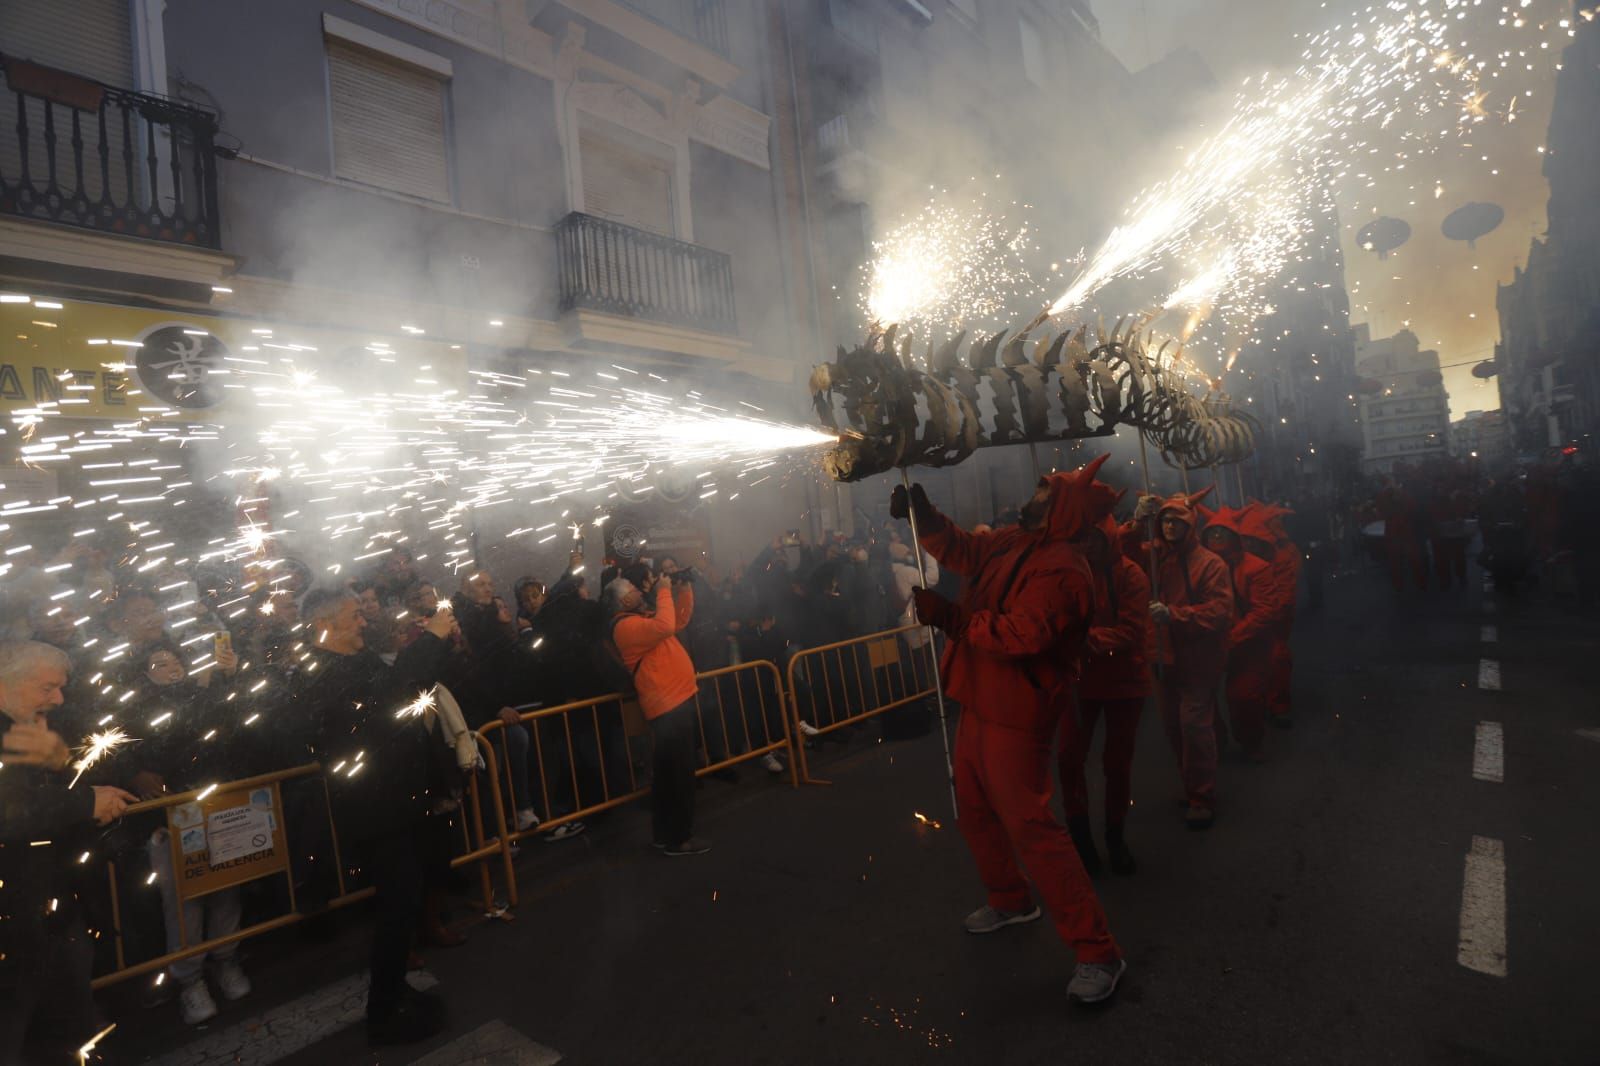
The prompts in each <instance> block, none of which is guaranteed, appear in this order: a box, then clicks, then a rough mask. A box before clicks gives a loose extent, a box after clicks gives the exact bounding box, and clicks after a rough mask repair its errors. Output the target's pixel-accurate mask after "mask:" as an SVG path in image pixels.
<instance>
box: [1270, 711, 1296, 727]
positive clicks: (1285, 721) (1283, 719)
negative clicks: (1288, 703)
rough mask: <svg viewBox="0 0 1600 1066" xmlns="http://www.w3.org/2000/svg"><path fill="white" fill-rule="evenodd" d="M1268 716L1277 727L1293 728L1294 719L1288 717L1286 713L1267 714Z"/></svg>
mask: <svg viewBox="0 0 1600 1066" xmlns="http://www.w3.org/2000/svg"><path fill="white" fill-rule="evenodd" d="M1268 717H1270V718H1271V719H1272V724H1273V725H1275V726H1277V727H1278V728H1279V729H1293V728H1294V719H1293V718H1290V717H1289V716H1288V715H1286V714H1274V715H1269V716H1268Z"/></svg>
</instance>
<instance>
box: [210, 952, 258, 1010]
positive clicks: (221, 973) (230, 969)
mask: <svg viewBox="0 0 1600 1066" xmlns="http://www.w3.org/2000/svg"><path fill="white" fill-rule="evenodd" d="M211 976H213V977H215V978H216V980H217V987H218V988H219V989H221V990H222V998H223V999H225V1000H227V1001H228V1002H229V1003H232V1002H234V1001H235V1000H240V999H243V998H244V997H246V996H248V995H249V994H250V978H248V977H246V976H245V975H244V970H243V969H241V968H240V966H239V964H238V963H237V962H235V961H234V960H233V959H224V960H222V961H221V962H219V963H217V969H216V972H215V973H213V974H212V975H211Z"/></svg>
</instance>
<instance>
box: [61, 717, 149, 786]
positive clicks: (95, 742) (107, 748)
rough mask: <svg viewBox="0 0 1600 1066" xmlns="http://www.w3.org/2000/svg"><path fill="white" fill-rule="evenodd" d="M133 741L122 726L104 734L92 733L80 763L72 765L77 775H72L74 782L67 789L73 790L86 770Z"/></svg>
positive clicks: (79, 758) (108, 730)
mask: <svg viewBox="0 0 1600 1066" xmlns="http://www.w3.org/2000/svg"><path fill="white" fill-rule="evenodd" d="M132 739H133V738H132V737H130V736H129V735H128V734H127V733H125V732H123V730H122V727H121V726H112V727H111V728H110V729H107V730H106V731H104V732H103V733H91V734H90V735H89V742H88V743H87V744H85V745H84V746H83V749H82V750H83V754H82V755H80V756H78V761H77V762H75V763H73V764H72V768H73V769H74V770H76V771H77V773H75V774H73V775H72V780H71V782H69V783H68V785H67V787H68V788H71V787H72V786H73V785H76V784H77V783H78V778H80V777H82V776H83V772H84V771H85V770H87V769H89V767H91V766H93V765H94V764H95V763H97V762H99V761H100V760H101V759H103V758H105V757H106V756H107V755H110V754H111V753H112V752H114V751H116V750H117V749H118V748H120V747H122V745H124V744H126V743H128V741H130V740H132Z"/></svg>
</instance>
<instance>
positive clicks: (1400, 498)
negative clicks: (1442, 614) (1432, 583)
mask: <svg viewBox="0 0 1600 1066" xmlns="http://www.w3.org/2000/svg"><path fill="white" fill-rule="evenodd" d="M1373 502H1374V503H1375V504H1376V505H1377V508H1378V515H1379V516H1380V517H1381V518H1382V519H1383V555H1384V559H1385V561H1386V562H1387V563H1388V566H1389V581H1390V583H1391V584H1393V585H1394V590H1395V591H1396V592H1404V591H1405V586H1406V577H1405V575H1406V571H1407V570H1410V571H1411V578H1412V580H1413V581H1415V582H1416V584H1417V591H1418V592H1426V591H1428V565H1427V561H1426V560H1425V559H1423V557H1422V530H1421V528H1420V525H1421V521H1420V520H1421V513H1420V510H1419V508H1418V507H1417V501H1416V499H1415V498H1414V497H1413V496H1412V495H1411V493H1410V492H1408V491H1407V490H1406V488H1405V487H1404V486H1403V485H1401V484H1400V483H1398V482H1395V481H1390V482H1388V483H1387V484H1386V485H1384V487H1383V490H1382V491H1381V492H1379V493H1378V497H1377V499H1376V500H1374V501H1373Z"/></svg>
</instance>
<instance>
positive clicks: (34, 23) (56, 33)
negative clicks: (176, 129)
mask: <svg viewBox="0 0 1600 1066" xmlns="http://www.w3.org/2000/svg"><path fill="white" fill-rule="evenodd" d="M129 6H130V4H129V0H72V2H71V3H70V4H69V3H63V2H62V0H0V52H4V53H5V54H6V55H8V56H16V57H17V58H18V59H27V60H31V61H33V62H35V63H42V64H44V65H45V66H47V67H56V68H58V69H60V70H66V71H70V72H71V73H73V74H79V75H82V76H83V77H85V78H92V79H93V80H95V81H99V82H104V83H105V84H107V85H112V86H116V87H117V88H119V89H131V88H133V87H134V85H133V28H132V23H131V21H130V18H129V10H128V9H129ZM157 89H158V90H164V89H165V86H157Z"/></svg>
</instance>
